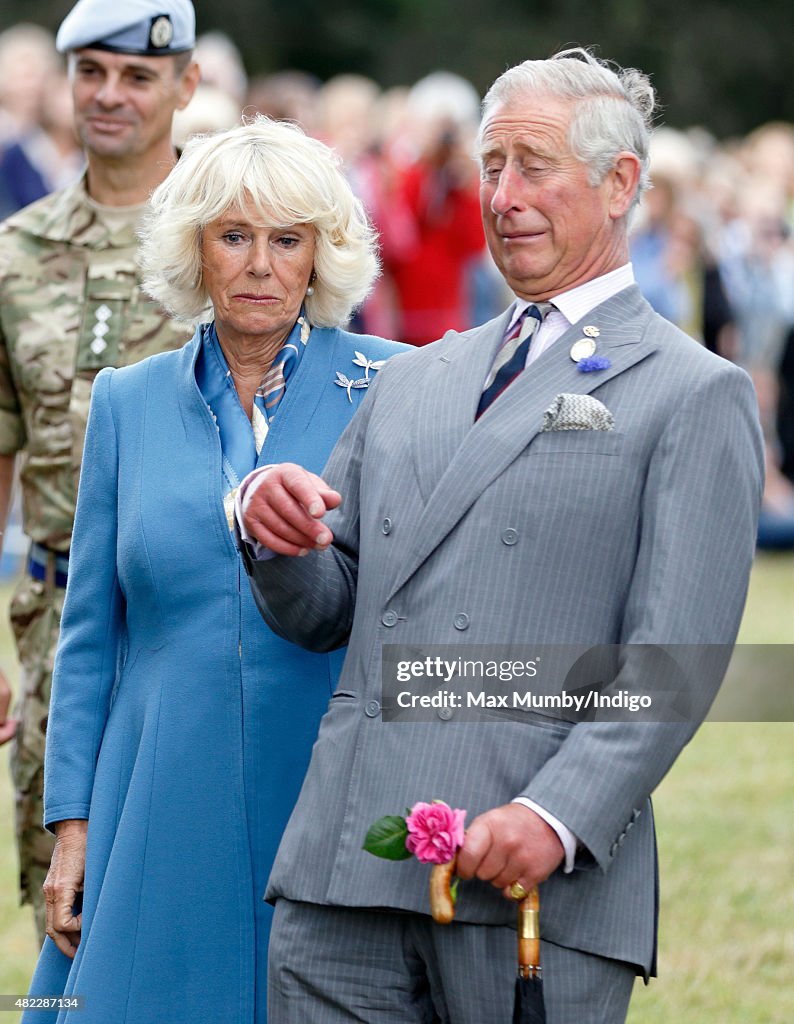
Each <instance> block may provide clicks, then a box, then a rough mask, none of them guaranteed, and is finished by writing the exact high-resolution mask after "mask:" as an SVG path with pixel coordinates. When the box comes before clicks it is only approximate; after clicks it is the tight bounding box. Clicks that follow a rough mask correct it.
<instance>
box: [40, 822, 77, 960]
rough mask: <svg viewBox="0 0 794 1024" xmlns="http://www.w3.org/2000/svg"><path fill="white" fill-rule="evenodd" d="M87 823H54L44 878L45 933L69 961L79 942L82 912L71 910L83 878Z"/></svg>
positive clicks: (72, 957)
mask: <svg viewBox="0 0 794 1024" xmlns="http://www.w3.org/2000/svg"><path fill="white" fill-rule="evenodd" d="M87 831H88V822H87V821H83V820H79V819H75V820H70V821H59V822H58V823H57V824H56V826H55V832H56V840H55V849H54V850H53V852H52V861H51V862H50V870H49V871H48V872H47V877H46V879H45V880H44V885H43V887H42V888H43V890H44V898H45V900H46V903H47V934H48V935H49V937H50V938H51V939H52V941H53V942H54V943H55V945H56V946H57V947H58V949H60V951H61V952H62V953H63V954H64V955H65V956H68V957H69V959H70V960H73V959H74V954H75V952H76V951H77V947H78V945H79V943H80V930H81V928H82V925H83V915H82V913H80V914H77V916H75V915H74V913H73V908H74V905H75V901H76V899H77V896H78V893H81V892H82V891H83V881H84V878H85V843H86V834H87Z"/></svg>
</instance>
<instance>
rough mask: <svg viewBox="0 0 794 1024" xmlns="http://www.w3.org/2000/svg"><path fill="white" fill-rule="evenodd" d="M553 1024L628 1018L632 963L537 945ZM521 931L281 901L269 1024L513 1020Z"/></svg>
mask: <svg viewBox="0 0 794 1024" xmlns="http://www.w3.org/2000/svg"><path fill="white" fill-rule="evenodd" d="M541 963H542V966H543V989H544V1000H545V1004H546V1014H547V1020H548V1024H622V1022H623V1021H625V1019H626V1013H627V1012H628V1005H629V1000H630V998H631V992H632V989H633V986H634V980H635V971H634V968H633V967H632V966H631V965H629V964H626V963H623V962H621V961H617V960H608V959H605V958H603V957H598V956H592V955H590V954H587V953H581V952H578V951H576V950H572V949H566V948H564V947H562V946H555V945H553V944H552V943H548V942H543V943H542V944H541ZM515 964H516V933H515V931H513V929H511V928H506V927H500V926H494V925H473V924H457V923H453V924H451V925H437V924H435V923H434V922H433V921H432V920H431V919H430V918H429V917H424V916H421V915H417V914H403V913H398V912H391V911H384V912H381V911H368V910H354V909H347V908H340V907H324V906H318V905H315V904H309V903H294V902H292V901H290V900H285V899H280V900H279V901H278V902H277V903H276V911H275V917H274V919H273V929H272V932H271V938H270V952H269V976H268V1021H269V1024H351V1022H353V1021H357V1022H360V1024H510V1022H511V1021H512V1019H513V1018H512V1014H513V997H514V986H515V974H516V967H515Z"/></svg>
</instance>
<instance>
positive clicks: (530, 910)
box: [513, 885, 546, 1024]
mask: <svg viewBox="0 0 794 1024" xmlns="http://www.w3.org/2000/svg"><path fill="white" fill-rule="evenodd" d="M513 1024H546V1008H545V1006H544V1005H543V984H542V982H541V977H540V897H539V895H538V887H537V886H536V885H534V886H533V887H532V888H531V889H530V891H529V893H528V894H527V895H526V897H525V898H524V899H522V900H521V902H520V903H519V904H518V977H517V978H516V997H515V1005H514V1007H513Z"/></svg>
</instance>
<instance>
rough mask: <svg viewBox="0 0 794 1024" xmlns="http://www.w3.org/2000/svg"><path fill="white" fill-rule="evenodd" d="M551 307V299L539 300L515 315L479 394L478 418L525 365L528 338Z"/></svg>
mask: <svg viewBox="0 0 794 1024" xmlns="http://www.w3.org/2000/svg"><path fill="white" fill-rule="evenodd" d="M552 309H554V306H553V305H552V304H551V303H550V302H538V303H536V304H535V305H532V306H527V308H526V309H525V310H524V312H523V313H522V315H521V316H520V317H519V318H518V320H517V322H516V325H515V327H514V328H513V330H512V331H511V332H510V334H509V335H508V336H507V338H506V339H505V340H504V342H503V343H502V347H501V348H500V349H499V351H498V352H497V353H496V359H494V364H493V366H492V367H491V372H490V373H489V374H488V377H487V379H486V381H485V387H484V388H483V392H482V395H481V396H480V404H479V405H478V406H477V418H478V419H479V417H480V416H482V414H483V413H484V412H485V410H486V409H487V408H488V406H489V405H490V404H491V403H492V402H493V401H494V400H495V399H497V398H498V397H499V395H501V393H502V392H503V391H504V390H505V388H506V387H508V385H509V384H511V383H512V382H513V381H514V380H515V379H516V377H517V376H518V375H519V373H521V371H522V370H523V369H524V366H525V364H526V361H527V353H528V352H529V345H530V342H531V341H532V338H533V337H534V335H535V332H536V331H537V329H538V328H539V327H540V325H541V324H542V323H543V321H544V319H545V318H546V316H547V315H548V314H549V312H550V311H551V310H552Z"/></svg>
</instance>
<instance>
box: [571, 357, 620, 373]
mask: <svg viewBox="0 0 794 1024" xmlns="http://www.w3.org/2000/svg"><path fill="white" fill-rule="evenodd" d="M576 365H577V367H578V369H579V373H593V372H595V371H596V370H608V369H609V368H610V366H611V365H612V361H611V360H610V359H607V357H606V356H586V357H585V358H584V359H580V360H579V362H578V363H577V364H576Z"/></svg>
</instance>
